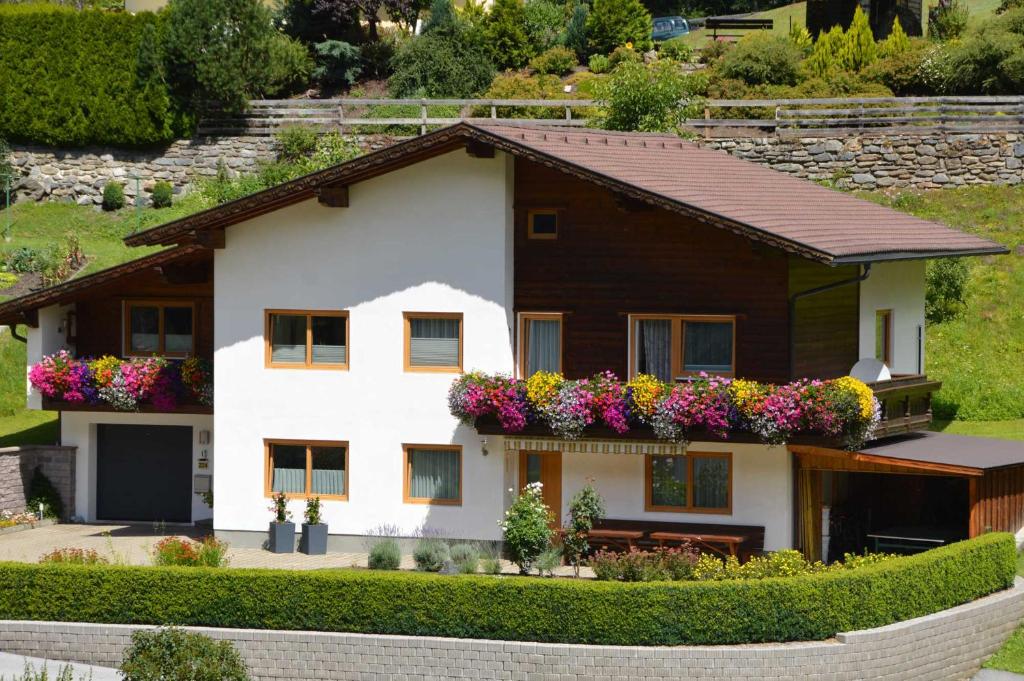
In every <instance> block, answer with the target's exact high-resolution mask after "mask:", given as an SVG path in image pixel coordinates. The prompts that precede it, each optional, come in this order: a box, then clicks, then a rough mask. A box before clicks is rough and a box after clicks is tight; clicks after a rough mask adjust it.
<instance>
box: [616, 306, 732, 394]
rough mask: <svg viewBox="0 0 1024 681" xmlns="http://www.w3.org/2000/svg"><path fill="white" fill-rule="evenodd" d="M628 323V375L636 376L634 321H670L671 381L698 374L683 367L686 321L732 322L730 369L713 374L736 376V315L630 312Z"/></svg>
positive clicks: (728, 376)
mask: <svg viewBox="0 0 1024 681" xmlns="http://www.w3.org/2000/svg"><path fill="white" fill-rule="evenodd" d="M627 319H628V321H627V323H628V324H629V343H628V346H629V347H628V350H627V351H628V352H629V357H628V360H629V363H628V365H627V366H628V367H629V377H630V378H633V377H634V376H636V373H637V371H636V354H637V353H636V349H637V343H636V327H637V325H636V322H638V321H644V320H666V321H670V322H672V382H675V380H676V379H678V378H684V377H693V376H699V375H700V372H699V371H686V370H684V369H683V358H684V355H685V353H684V344H685V343H686V322H729V323H731V324H732V358H731V363H732V371H723V372H716V373H715V374H713V375H714V376H723V377H727V378H734V377H735V376H736V315H728V314H727V315H718V314H714V315H688V314H630V315H628V316H627Z"/></svg>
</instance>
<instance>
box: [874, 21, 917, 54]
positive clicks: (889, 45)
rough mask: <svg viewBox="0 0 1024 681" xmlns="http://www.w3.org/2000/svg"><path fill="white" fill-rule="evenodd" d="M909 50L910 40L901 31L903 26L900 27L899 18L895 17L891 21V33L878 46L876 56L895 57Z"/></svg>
mask: <svg viewBox="0 0 1024 681" xmlns="http://www.w3.org/2000/svg"><path fill="white" fill-rule="evenodd" d="M908 49H910V38H908V37H907V34H906V33H905V32H904V31H903V26H901V25H900V18H899V17H896V18H895V19H893V20H892V31H891V32H890V33H889V35H888V36H887V37H886V39H885V40H883V41H882V42H881V43H880V44H879V45H878V54H879V56H881V57H882V58H888V57H895V56H896V55H898V54H903V53H904V52H906V51H907V50H908Z"/></svg>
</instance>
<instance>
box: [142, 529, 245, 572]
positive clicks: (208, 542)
mask: <svg viewBox="0 0 1024 681" xmlns="http://www.w3.org/2000/svg"><path fill="white" fill-rule="evenodd" d="M227 551H228V545H227V543H225V542H223V541H221V540H219V539H217V538H216V537H214V536H212V535H211V536H206V537H203V538H202V539H201V540H199V541H192V540H191V539H188V538H186V537H164V538H163V539H161V540H160V541H159V542H157V544H156V546H154V547H153V564H154V565H162V566H169V565H177V566H189V567H214V568H215V567H222V566H224V565H227V558H226V554H227Z"/></svg>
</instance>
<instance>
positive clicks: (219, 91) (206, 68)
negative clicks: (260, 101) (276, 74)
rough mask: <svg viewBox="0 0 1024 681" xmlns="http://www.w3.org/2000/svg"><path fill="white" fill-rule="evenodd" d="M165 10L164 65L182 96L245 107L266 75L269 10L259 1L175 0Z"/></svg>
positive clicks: (203, 104)
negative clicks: (211, 0)
mask: <svg viewBox="0 0 1024 681" xmlns="http://www.w3.org/2000/svg"><path fill="white" fill-rule="evenodd" d="M166 11H167V17H166V20H165V21H164V22H163V25H164V55H165V65H166V68H167V77H168V80H169V81H170V83H171V86H172V87H173V89H174V92H175V93H176V94H177V96H178V98H179V100H180V101H183V102H189V103H190V104H191V106H192V108H193V110H198V111H201V110H204V109H206V108H208V107H210V106H211V105H215V104H216V105H219V106H220V107H221V108H222V109H224V110H226V111H231V112H238V111H243V110H244V109H245V107H246V104H247V100H249V99H252V98H253V97H255V96H257V95H258V94H259V93H260V92H261V91H262V89H263V87H264V85H265V84H266V82H267V79H268V73H269V62H270V59H269V56H270V50H271V47H270V41H271V40H272V39H273V37H274V27H273V24H272V23H271V16H270V11H269V10H268V9H266V7H265V6H264V5H263V3H262V2H261V1H260V0H218V2H209V1H208V0H171V2H170V3H169V4H168V5H167V10H166Z"/></svg>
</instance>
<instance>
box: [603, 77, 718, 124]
mask: <svg viewBox="0 0 1024 681" xmlns="http://www.w3.org/2000/svg"><path fill="white" fill-rule="evenodd" d="M706 89H707V77H706V76H704V75H703V74H693V75H689V76H688V75H686V74H684V73H683V72H682V71H680V70H679V66H678V65H677V64H675V63H673V62H671V61H667V60H659V61H656V62H654V63H653V64H650V65H645V64H644V63H643V62H639V61H632V60H630V61H623V62H621V63H620V64H619V65H618V66H617V67H615V70H614V71H613V72H612V75H611V78H608V79H607V80H605V81H603V82H602V83H600V84H599V85H598V88H597V97H596V98H597V100H598V101H599V102H600V103H601V105H602V112H601V124H602V127H604V128H606V129H608V130H627V131H628V130H639V131H643V132H669V131H674V130H676V128H678V127H679V125H680V124H681V123H682V122H683V120H685V119H686V117H687V116H688V115H695V114H696V112H697V109H698V108H699V105H698V103H697V101H696V100H697V96H698V94H699V93H701V92H704V91H705V90H706ZM683 100H686V103H682V102H683Z"/></svg>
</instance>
